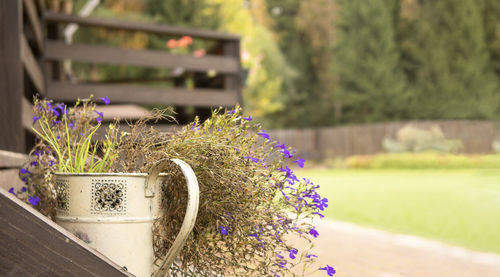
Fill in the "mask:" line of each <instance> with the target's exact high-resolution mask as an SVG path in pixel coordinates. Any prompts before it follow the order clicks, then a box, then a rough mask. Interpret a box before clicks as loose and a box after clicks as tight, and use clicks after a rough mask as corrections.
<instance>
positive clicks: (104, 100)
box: [99, 96, 111, 105]
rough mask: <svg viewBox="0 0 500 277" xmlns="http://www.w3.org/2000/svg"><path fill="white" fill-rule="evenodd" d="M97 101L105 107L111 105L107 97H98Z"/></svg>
mask: <svg viewBox="0 0 500 277" xmlns="http://www.w3.org/2000/svg"><path fill="white" fill-rule="evenodd" d="M99 99H101V100H102V102H104V104H105V105H109V103H111V101H109V98H108V97H107V96H104V97H100V98H99Z"/></svg>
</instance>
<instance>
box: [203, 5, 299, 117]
mask: <svg viewBox="0 0 500 277" xmlns="http://www.w3.org/2000/svg"><path fill="white" fill-rule="evenodd" d="M212 2H214V4H220V6H221V8H220V14H221V16H222V18H221V21H222V26H223V27H222V30H224V31H227V32H231V33H237V34H240V35H242V38H243V39H242V41H241V52H242V66H243V67H244V68H245V69H246V70H247V71H248V74H247V76H246V77H247V80H246V86H245V88H244V90H243V102H244V105H245V111H246V113H248V114H251V115H252V116H254V117H255V118H256V119H257V120H259V121H261V122H263V123H264V124H266V126H280V125H281V124H280V122H277V119H278V120H279V118H277V117H276V116H275V115H276V114H277V113H281V112H285V111H287V109H285V108H286V100H285V99H284V97H286V96H285V95H284V94H286V92H288V91H289V89H288V88H291V87H292V84H291V80H292V79H293V78H295V77H296V72H295V71H294V70H293V69H292V68H291V67H290V65H289V63H288V61H287V60H286V58H285V57H284V55H283V54H282V52H281V50H280V48H279V47H278V44H277V43H276V41H275V40H274V39H273V36H272V33H271V32H270V31H269V30H268V29H267V28H266V27H265V26H264V25H262V24H259V22H256V21H255V20H254V19H253V16H252V13H251V11H250V10H247V9H242V8H241V6H242V1H241V0H232V1H221V0H212Z"/></svg>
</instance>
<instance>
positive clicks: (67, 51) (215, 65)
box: [45, 40, 239, 74]
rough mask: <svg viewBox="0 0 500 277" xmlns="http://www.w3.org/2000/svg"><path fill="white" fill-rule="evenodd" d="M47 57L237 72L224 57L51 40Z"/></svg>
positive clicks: (48, 44)
mask: <svg viewBox="0 0 500 277" xmlns="http://www.w3.org/2000/svg"><path fill="white" fill-rule="evenodd" d="M45 50H46V51H45V58H46V59H48V60H63V59H70V60H73V61H82V62H90V63H103V64H123V65H135V66H145V67H159V68H177V67H181V68H184V69H186V70H192V71H201V72H205V71H208V70H215V71H217V72H218V73H222V74H231V73H233V74H234V73H237V72H238V71H239V66H238V62H237V61H236V59H234V58H230V57H224V56H214V55H212V56H210V55H209V56H204V57H199V58H197V57H194V56H189V55H174V54H169V53H167V52H165V51H160V50H132V49H123V48H117V47H109V46H100V45H85V44H72V45H68V44H65V43H64V42H61V41H52V40H48V41H46V42H45Z"/></svg>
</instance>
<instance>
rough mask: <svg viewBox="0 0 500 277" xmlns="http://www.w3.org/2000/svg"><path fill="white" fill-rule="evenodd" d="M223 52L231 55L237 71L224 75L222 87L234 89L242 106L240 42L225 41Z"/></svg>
mask: <svg viewBox="0 0 500 277" xmlns="http://www.w3.org/2000/svg"><path fill="white" fill-rule="evenodd" d="M223 52H224V55H225V56H228V57H233V58H234V59H235V60H236V62H237V67H238V70H237V73H236V74H233V75H226V76H224V88H225V89H227V90H234V91H236V94H237V96H238V103H239V104H240V105H241V106H243V96H242V93H241V86H242V84H241V61H240V42H239V41H225V42H224V47H223Z"/></svg>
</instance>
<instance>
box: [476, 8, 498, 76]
mask: <svg viewBox="0 0 500 277" xmlns="http://www.w3.org/2000/svg"><path fill="white" fill-rule="evenodd" d="M477 1H478V3H479V4H481V8H482V16H483V21H484V28H485V35H486V44H487V46H488V49H489V51H490V55H491V64H492V66H493V70H495V73H496V75H497V79H499V80H500V1H498V0H477Z"/></svg>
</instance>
